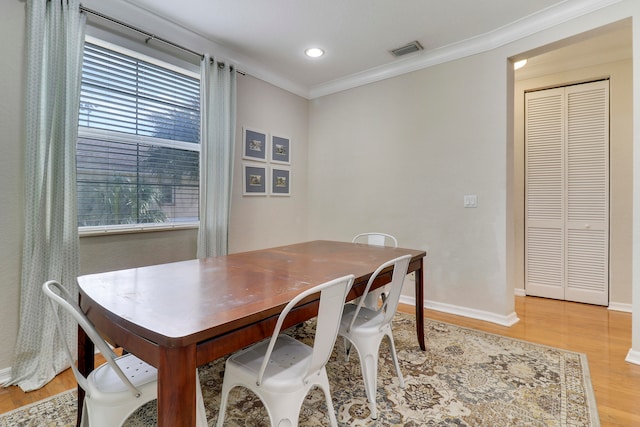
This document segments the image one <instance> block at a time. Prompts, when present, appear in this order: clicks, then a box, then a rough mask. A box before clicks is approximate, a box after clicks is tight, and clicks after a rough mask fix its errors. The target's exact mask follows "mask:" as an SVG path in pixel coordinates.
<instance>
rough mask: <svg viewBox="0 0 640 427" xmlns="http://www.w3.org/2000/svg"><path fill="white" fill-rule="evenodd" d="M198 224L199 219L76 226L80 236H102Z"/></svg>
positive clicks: (163, 229)
mask: <svg viewBox="0 0 640 427" xmlns="http://www.w3.org/2000/svg"><path fill="white" fill-rule="evenodd" d="M199 226H200V222H199V221H191V222H158V223H155V222H154V223H143V224H123V225H98V226H86V227H78V234H79V235H80V237H87V236H103V235H105V234H129V233H143V232H150V231H172V230H186V229H193V228H198V227H199Z"/></svg>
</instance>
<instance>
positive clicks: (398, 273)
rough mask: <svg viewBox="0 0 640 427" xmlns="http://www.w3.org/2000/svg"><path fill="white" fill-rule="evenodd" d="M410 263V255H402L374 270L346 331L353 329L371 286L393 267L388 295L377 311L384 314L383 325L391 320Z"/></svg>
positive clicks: (388, 285)
mask: <svg viewBox="0 0 640 427" xmlns="http://www.w3.org/2000/svg"><path fill="white" fill-rule="evenodd" d="M410 261H411V255H403V256H401V257H398V258H394V259H391V260H389V261H387V262H385V263H383V264H382V265H380V267H378V268H377V269H376V271H374V272H373V274H372V275H371V277H370V278H369V281H368V282H367V286H366V287H365V289H364V293H363V294H362V296H361V297H360V300H359V301H358V306H357V307H356V309H355V311H354V312H353V317H352V319H351V322H350V323H349V327H348V329H347V330H351V328H352V327H353V324H354V322H355V321H356V318H357V317H358V313H360V310H361V309H362V306H363V304H364V302H365V297H366V296H367V294H368V293H369V291H370V289H371V285H372V284H373V282H374V281H375V280H376V278H377V277H378V275H379V274H380V273H381V272H382V271H384V270H385V269H387V268H388V267H390V266H394V267H393V275H392V278H391V282H390V283H388V284H387V285H386V286H387V287H388V288H389V295H388V296H387V298H386V299H385V302H384V304H383V305H382V306H381V307H380V308H379V310H383V311H384V312H385V317H384V322H383V323H388V322H390V321H391V319H392V318H393V316H394V314H395V312H396V309H397V308H398V303H399V302H400V294H401V293H402V284H403V283H404V278H405V276H406V275H407V270H408V268H409V262H410Z"/></svg>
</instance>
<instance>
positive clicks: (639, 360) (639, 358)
mask: <svg viewBox="0 0 640 427" xmlns="http://www.w3.org/2000/svg"><path fill="white" fill-rule="evenodd" d="M624 360H625V362H629V363H633V364H635V365H640V351H635V350H633V349H630V350H629V352H628V353H627V357H626V358H625V359H624Z"/></svg>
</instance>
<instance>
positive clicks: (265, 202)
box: [0, 0, 640, 370]
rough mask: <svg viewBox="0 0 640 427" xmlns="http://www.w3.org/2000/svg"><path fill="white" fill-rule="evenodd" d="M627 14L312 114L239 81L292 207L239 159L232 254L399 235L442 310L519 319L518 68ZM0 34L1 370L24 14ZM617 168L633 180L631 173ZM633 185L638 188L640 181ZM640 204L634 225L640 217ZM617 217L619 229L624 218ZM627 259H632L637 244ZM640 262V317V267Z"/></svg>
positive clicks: (139, 245)
mask: <svg viewBox="0 0 640 427" xmlns="http://www.w3.org/2000/svg"><path fill="white" fill-rule="evenodd" d="M92 3H95V5H93V4H92ZM102 4H105V6H104V7H105V8H107V7H110V6H108V5H109V4H111V5H113V3H108V4H107V3H100V2H99V1H97V0H96V1H88V6H89V7H92V8H94V9H97V10H100V8H101V5H102ZM113 8H114V9H113V10H112V11H106V12H109V14H111V15H112V16H115V17H119V18H121V19H122V18H123V17H122V16H118V13H120V14H121V15H122V14H124V13H125V12H118V11H117V10H116V8H115V6H113ZM111 12H113V13H111ZM629 16H631V17H632V18H635V19H634V21H635V22H637V20H638V19H640V2H637V1H636V0H625V1H621V2H619V3H616V4H614V5H612V6H610V7H607V8H605V9H603V10H599V11H595V12H593V13H592V14H589V15H588V16H585V17H583V18H580V19H576V20H571V21H568V22H565V23H563V24H561V25H558V26H556V27H552V28H548V29H545V30H543V31H540V32H539V33H536V34H532V35H530V36H528V37H524V38H522V39H521V40H519V41H518V42H514V43H510V44H506V45H499V46H497V47H494V48H492V49H490V50H488V51H487V52H484V53H478V54H476V55H473V56H469V57H467V58H465V59H461V60H456V61H451V62H448V63H445V64H441V65H436V66H433V67H431V68H427V69H424V70H421V71H416V72H413V73H410V74H407V75H404V76H400V77H397V78H393V79H388V80H385V81H381V82H378V83H374V84H369V85H366V86H362V87H359V88H355V89H351V90H347V91H344V92H341V93H337V94H334V95H329V96H326V97H322V98H319V99H315V100H312V101H308V102H307V101H305V100H303V99H301V98H298V97H296V96H293V95H290V94H288V93H286V92H285V91H283V90H280V89H277V88H275V87H273V86H271V85H269V84H266V83H264V82H261V81H259V80H256V79H253V78H250V77H248V78H241V79H239V87H238V99H239V105H238V135H241V132H240V127H241V126H243V125H246V126H251V127H256V128H261V129H264V130H267V131H273V132H282V133H287V134H288V136H291V138H292V143H293V160H294V164H293V166H292V191H293V193H294V195H293V196H292V197H290V198H271V197H266V198H264V197H263V198H257V197H256V198H242V197H239V194H240V192H241V189H239V188H238V185H239V184H238V183H239V182H241V180H239V179H238V177H240V176H241V175H240V170H241V169H240V167H239V165H240V164H241V161H240V159H239V158H238V155H237V156H236V157H237V159H236V166H237V167H236V172H235V177H236V187H235V189H234V201H233V205H232V223H231V242H230V249H231V251H240V250H245V249H252V248H257V247H264V246H270V245H273V244H279V243H289V242H293V241H300V240H305V239H307V238H331V239H338V240H349V239H350V238H351V237H352V236H353V235H354V234H356V233H358V232H361V231H368V230H380V231H387V232H390V233H392V234H395V235H396V236H397V237H398V239H399V240H400V243H401V246H407V247H414V248H423V249H425V250H427V251H428V257H427V261H426V267H427V269H426V270H427V274H426V277H425V279H426V298H427V299H428V302H429V303H431V304H434V305H436V306H437V307H439V308H442V309H452V310H455V309H462V310H464V314H466V315H472V316H474V317H479V318H487V319H489V320H492V321H498V322H501V321H508V320H510V319H511V320H513V318H512V317H511V316H512V315H513V291H514V283H516V279H515V278H514V277H512V276H515V275H516V273H515V269H513V268H512V267H510V265H511V264H512V258H513V257H514V255H513V253H512V251H513V250H514V248H516V247H517V245H516V244H515V239H514V237H513V235H514V227H513V226H512V224H511V223H510V222H509V221H510V218H511V217H514V216H515V215H513V210H514V207H515V205H517V204H518V201H517V200H515V199H516V198H515V197H514V194H513V192H512V191H511V185H512V184H513V181H512V180H513V172H514V171H515V169H514V168H512V161H513V156H514V155H515V151H514V149H515V148H516V147H515V145H514V129H513V127H512V124H511V121H510V117H511V116H512V115H513V113H514V112H513V109H512V106H511V103H512V102H513V100H514V92H513V90H514V87H513V82H512V80H511V77H512V76H511V74H510V72H509V70H508V61H507V58H510V57H512V56H514V55H517V54H519V53H522V52H526V51H529V50H531V49H535V48H538V47H540V46H543V45H546V44H548V43H553V42H554V41H557V40H561V39H562V38H565V37H569V36H572V35H575V34H578V33H581V32H584V31H588V30H589V29H593V28H596V27H598V26H602V25H606V24H608V23H611V22H614V21H616V20H620V19H624V18H627V17H629ZM127 19H128V20H132V22H139V21H140V19H139V17H135V16H128V15H127ZM142 19H146V18H142ZM153 19H155V18H153ZM149 20H152V18H149ZM140 22H141V23H142V21H140ZM0 24H1V25H0V36H1V37H2V40H3V43H2V44H1V45H0V70H2V79H0V88H1V89H2V98H1V99H0V112H2V114H1V115H0V135H2V137H1V138H2V149H3V153H2V154H3V155H2V156H0V166H1V167H0V177H1V178H2V179H0V198H1V199H2V200H1V203H0V209H1V217H0V255H1V256H0V293H1V294H2V299H0V325H1V326H0V339H1V340H2V342H3V344H4V345H3V346H2V347H1V348H0V370H2V369H3V368H4V367H8V366H9V365H10V363H11V358H12V355H13V342H14V341H15V336H16V331H17V318H18V303H19V288H18V283H19V276H20V251H21V249H20V248H21V230H22V226H23V223H22V217H23V215H22V206H23V202H22V185H23V176H24V170H23V166H22V164H23V149H22V144H23V139H24V135H23V131H22V129H23V125H24V121H23V114H22V111H23V105H24V103H23V101H22V97H23V89H24V81H23V75H24V50H25V47H24V3H23V2H19V1H4V2H0ZM144 24H149V23H148V22H144ZM149 25H150V24H149ZM634 27H635V28H634V50H635V54H634V65H635V66H634V67H633V69H634V71H633V79H632V81H634V82H635V83H636V84H634V85H633V90H634V95H633V104H634V105H635V107H636V109H639V106H640V31H638V28H637V25H634ZM163 28H166V27H163ZM166 37H167V38H168V39H171V40H175V41H176V42H178V43H180V44H182V45H186V46H193V48H194V49H197V50H200V51H206V50H207V49H208V47H207V46H208V45H207V42H206V41H205V40H202V39H201V38H198V37H197V36H195V35H193V34H188V33H187V32H186V31H185V30H184V29H177V30H176V32H175V34H173V35H172V34H171V31H169V30H167V34H166ZM496 43H498V44H499V42H498V41H497V42H496ZM638 117H640V116H639V115H638V114H636V115H635V117H634V118H633V120H634V126H635V127H636V128H640V118H638ZM616 126H617V125H616ZM633 144H634V145H635V146H636V150H634V151H633V153H634V154H633V155H634V156H635V157H636V160H635V161H636V164H640V154H638V153H640V149H639V147H640V138H639V137H638V136H637V135H636V136H634V141H633ZM236 154H237V153H236ZM621 155H622V154H621ZM616 170H617V171H619V172H620V173H624V172H623V171H624V167H621V169H619V168H618V166H617V167H616ZM634 172H635V171H634ZM635 176H636V177H635V178H634V179H635V181H636V182H638V183H640V173H635ZM612 179H615V180H616V182H618V181H619V178H617V177H612ZM635 188H636V190H635V193H636V194H635V197H634V198H635V199H636V200H640V197H639V196H638V193H639V191H640V190H638V188H640V185H636V186H635ZM615 191H616V192H617V191H619V190H618V188H617V187H616V190H615ZM620 191H623V194H622V195H620V194H612V197H615V198H616V200H618V199H620V198H624V197H625V196H624V191H627V190H624V189H623V188H622V187H621V188H620ZM465 194H476V195H478V202H479V206H478V208H475V209H465V208H464V207H463V196H464V195H465ZM638 203H639V204H637V205H636V207H635V208H636V209H635V212H640V202H638ZM616 206H617V207H616V208H615V209H616V212H615V213H614V215H618V213H617V211H618V210H619V209H622V210H624V209H625V208H624V206H623V205H619V204H616ZM612 209H614V208H613V207H612ZM638 218H640V215H638V214H637V213H636V214H635V216H634V219H633V220H634V222H635V224H634V225H635V230H636V232H635V234H634V246H635V248H636V250H637V249H638V248H640V232H638V230H640V227H639V225H640V219H638ZM615 233H616V235H617V234H618V231H616V232H615ZM618 239H619V241H621V242H622V240H623V239H622V238H618ZM194 241H195V236H194V232H193V231H171V232H165V233H157V234H146V235H123V236H111V237H107V238H104V237H102V238H99V237H92V238H83V239H82V242H81V250H82V269H83V271H84V272H89V271H98V270H101V269H109V268H119V267H121V266H131V265H139V264H143V263H149V262H155V260H156V258H155V256H154V257H153V259H150V258H149V251H151V250H157V249H158V246H162V247H163V250H162V251H161V252H158V257H159V258H161V259H162V260H173V259H181V258H183V257H186V258H189V257H192V256H193V252H192V251H194V248H193V242H194ZM627 244H628V243H627ZM616 246H617V247H619V248H621V249H620V250H621V251H624V249H622V248H624V246H625V243H624V242H622V243H620V246H618V244H616ZM507 248H509V250H507ZM105 254H106V255H105ZM160 254H162V255H161V256H160ZM624 256H625V255H616V259H621V260H622V261H621V262H622V263H624V262H625V261H624ZM626 256H627V257H629V256H630V255H629V254H628V253H627V254H626ZM635 258H638V257H635ZM635 264H636V265H634V270H635V274H634V276H633V282H634V284H633V287H634V288H635V289H636V291H637V292H634V293H633V294H634V306H635V307H636V309H637V308H639V307H640V296H638V295H640V274H638V272H639V271H640V269H639V268H638V266H639V265H640V261H636V262H635ZM615 270H616V271H620V272H619V273H616V275H617V277H615V279H614V278H612V280H615V282H616V283H623V282H624V281H625V280H626V278H625V277H624V275H625V274H628V271H627V273H625V272H624V271H625V270H624V268H621V267H620V268H619V267H617V266H616V267H615ZM612 296H613V297H614V298H618V299H619V300H620V301H622V300H624V299H625V298H627V294H625V291H624V290H623V287H620V288H618V285H616V290H615V294H613V293H612ZM633 322H634V328H633V342H634V347H635V348H636V349H637V352H638V354H640V316H634V320H633Z"/></svg>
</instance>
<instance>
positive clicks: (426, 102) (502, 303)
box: [309, 53, 514, 321]
mask: <svg viewBox="0 0 640 427" xmlns="http://www.w3.org/2000/svg"><path fill="white" fill-rule="evenodd" d="M506 78H507V67H506V65H505V59H504V58H500V57H499V56H495V55H493V54H492V53H488V54H484V55H475V56H472V57H468V58H465V59H461V60H457V61H453V62H449V63H445V64H442V65H438V66H434V67H430V68H428V69H424V70H421V71H416V72H413V73H411V74H408V75H403V76H400V77H397V78H393V79H388V80H384V81H381V82H378V83H374V84H370V85H366V86H363V87H359V88H356V89H352V90H349V91H345V92H341V93H338V94H334V95H329V96H325V97H323V98H320V99H316V100H313V101H311V103H310V105H311V112H310V126H309V135H310V136H309V157H310V158H311V159H313V160H312V161H311V162H310V166H309V193H310V194H311V195H312V198H311V200H310V208H309V217H310V222H309V225H310V230H311V231H312V237H319V238H320V237H322V238H331V239H342V240H345V239H349V238H350V237H351V236H352V235H354V234H356V233H359V232H363V231H376V230H377V231H385V232H388V233H391V234H394V235H395V236H396V237H397V238H398V239H399V242H400V246H401V247H402V246H405V247H411V248H420V249H425V250H426V251H427V261H426V263H427V267H426V276H425V280H426V298H427V300H429V303H430V304H437V305H439V306H444V305H450V306H456V307H465V310H467V311H473V310H476V311H478V312H481V313H479V314H480V316H481V317H484V316H490V317H491V316H493V317H496V318H497V320H498V321H508V318H509V316H512V315H513V311H514V300H513V289H512V285H511V284H509V283H508V282H507V281H506V263H505V257H506V254H505V247H506V225H505V224H506V198H507V194H506V182H505V180H506V175H507V152H506V150H507V141H506V128H507V106H506V103H505V101H506V99H507V86H506V84H505V81H506ZM468 194H475V195H477V196H478V207H477V208H464V207H463V198H464V195H468ZM409 291H410V290H409V289H407V290H406V292H407V293H409Z"/></svg>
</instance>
